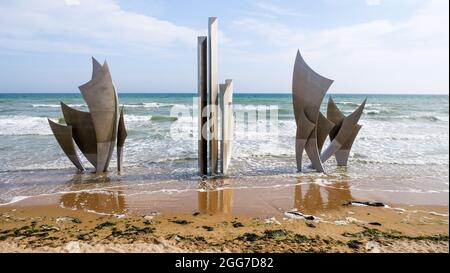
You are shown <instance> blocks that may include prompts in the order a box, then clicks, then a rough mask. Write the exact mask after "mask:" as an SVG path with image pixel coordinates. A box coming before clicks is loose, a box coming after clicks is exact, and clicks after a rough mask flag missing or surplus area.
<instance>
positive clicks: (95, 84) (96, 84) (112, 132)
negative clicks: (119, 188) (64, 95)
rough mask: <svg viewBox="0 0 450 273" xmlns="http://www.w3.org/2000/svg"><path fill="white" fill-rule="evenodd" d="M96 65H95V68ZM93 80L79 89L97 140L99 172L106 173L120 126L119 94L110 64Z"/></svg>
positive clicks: (105, 65) (100, 70) (96, 74)
mask: <svg viewBox="0 0 450 273" xmlns="http://www.w3.org/2000/svg"><path fill="white" fill-rule="evenodd" d="M95 66H96V65H95V64H94V67H95ZM93 76H94V77H93V78H92V79H91V80H90V81H89V82H87V83H86V84H84V85H82V86H80V87H79V89H80V91H81V94H82V95H83V98H84V100H85V101H86V103H87V105H88V108H89V112H90V113H91V117H92V121H93V124H94V128H95V134H96V139H97V166H96V170H97V172H103V171H106V170H107V168H108V165H109V161H110V159H111V155H112V152H113V150H114V146H115V140H116V136H117V125H118V109H117V101H118V99H117V94H116V90H115V88H114V85H113V83H112V79H111V74H110V72H109V68H108V64H107V63H106V62H105V63H104V64H103V66H102V68H101V69H99V70H98V71H96V72H95V73H93Z"/></svg>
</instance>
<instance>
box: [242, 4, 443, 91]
mask: <svg viewBox="0 0 450 273" xmlns="http://www.w3.org/2000/svg"><path fill="white" fill-rule="evenodd" d="M448 5H449V2H448V1H446V0H427V1H424V4H423V6H422V7H421V8H420V9H419V10H417V11H416V12H415V13H414V14H413V15H412V16H411V17H410V18H409V19H407V20H404V21H392V20H375V21H369V22H366V23H360V24H355V25H350V26H343V27H336V28H330V29H323V30H318V31H308V30H301V29H298V28H291V27H288V26H286V25H284V24H281V23H273V22H267V21H262V20H257V19H252V18H246V19H242V20H238V21H235V25H236V26H237V28H238V29H240V30H245V31H247V32H251V33H253V34H257V35H259V38H260V39H262V40H263V42H261V43H263V44H264V43H266V44H270V45H271V46H272V47H273V48H275V50H274V52H272V53H271V56H267V53H266V52H264V54H261V58H260V59H261V60H266V59H267V60H268V61H271V62H280V63H281V62H285V63H289V64H290V63H292V62H293V58H294V57H295V50H296V48H299V49H300V50H302V52H303V54H304V55H305V57H306V58H307V60H308V61H309V62H310V63H311V65H312V66H313V67H315V69H316V70H317V71H318V72H320V73H322V74H324V76H327V77H331V78H334V79H335V80H336V82H335V84H334V86H333V90H334V91H344V92H348V91H354V92H358V91H359V92H362V91H367V92H390V91H397V92H401V91H404V92H418V91H429V92H447V91H448V88H449V79H448V73H449V69H448V67H449V61H448V59H449V15H448V10H449V9H448V8H449V7H448ZM286 53H288V54H286ZM241 54H243V55H245V53H244V52H241ZM252 55H253V59H257V57H255V56H254V54H252ZM276 59H278V60H279V61H275V60H276ZM250 62H251V60H250ZM259 62H260V61H259ZM274 65H275V64H274V63H272V64H267V66H271V67H273V66H274ZM258 67H261V64H259V66H258ZM243 69H245V68H243ZM247 69H248V68H247ZM290 69H291V66H283V68H280V69H279V70H278V71H277V70H274V69H272V70H271V71H270V73H271V75H272V77H273V78H277V79H282V81H283V82H286V84H285V85H284V89H285V90H289V84H290V76H291V72H290ZM265 78H267V77H261V79H265ZM279 82H280V81H277V84H278V83H279ZM262 84H263V85H264V84H265V85H266V86H267V88H269V90H270V89H273V88H275V86H271V84H270V83H262Z"/></svg>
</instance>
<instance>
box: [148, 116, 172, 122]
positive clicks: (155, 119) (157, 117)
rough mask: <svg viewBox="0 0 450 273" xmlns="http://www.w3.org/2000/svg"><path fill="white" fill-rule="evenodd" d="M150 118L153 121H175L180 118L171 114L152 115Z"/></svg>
mask: <svg viewBox="0 0 450 273" xmlns="http://www.w3.org/2000/svg"><path fill="white" fill-rule="evenodd" d="M150 120H151V121H153V122H166V121H169V122H174V121H177V120H178V118H177V117H171V116H152V117H151V119H150Z"/></svg>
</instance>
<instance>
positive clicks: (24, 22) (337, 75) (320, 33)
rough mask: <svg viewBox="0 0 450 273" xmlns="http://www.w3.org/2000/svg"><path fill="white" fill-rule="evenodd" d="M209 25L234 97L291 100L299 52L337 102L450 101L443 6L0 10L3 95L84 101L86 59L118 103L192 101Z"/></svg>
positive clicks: (339, 0)
mask: <svg viewBox="0 0 450 273" xmlns="http://www.w3.org/2000/svg"><path fill="white" fill-rule="evenodd" d="M210 16H216V17H218V18H219V30H220V34H219V80H220V81H221V82H222V81H225V79H233V80H234V86H235V90H236V91H237V92H269V93H278V92H279V93H289V92H291V86H292V70H293V64H294V60H295V56H296V52H297V50H300V51H301V53H302V55H303V57H304V58H305V60H306V62H307V63H308V64H309V65H310V66H311V67H312V68H313V69H314V70H315V71H317V72H318V73H319V74H321V75H323V76H325V77H327V78H331V79H333V80H334V81H335V82H334V84H333V85H332V87H331V88H330V91H329V92H330V93H388V94H399V93H400V94H401V93H423V94H448V91H449V1H448V0H316V1H310V0H227V1H219V0H209V1H204V0H145V1H144V0H33V1H29V0H0V92H26V93H41V92H78V86H80V85H81V84H83V83H85V82H87V81H88V80H89V79H90V76H91V69H92V65H91V59H90V58H91V56H94V57H95V58H97V59H98V60H100V61H103V60H107V61H108V64H109V66H110V69H111V73H112V77H113V81H114V83H115V85H116V89H117V90H118V91H119V92H158V93H162V92H196V88H197V48H196V47H197V36H201V35H206V34H207V26H208V25H207V24H208V17H210Z"/></svg>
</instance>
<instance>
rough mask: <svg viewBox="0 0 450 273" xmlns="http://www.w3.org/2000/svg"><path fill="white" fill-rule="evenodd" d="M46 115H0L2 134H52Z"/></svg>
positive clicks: (0, 133) (0, 132)
mask: <svg viewBox="0 0 450 273" xmlns="http://www.w3.org/2000/svg"><path fill="white" fill-rule="evenodd" d="M50 134H51V130H50V127H49V125H48V121H47V118H45V117H30V116H23V115H18V116H0V135H50Z"/></svg>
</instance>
